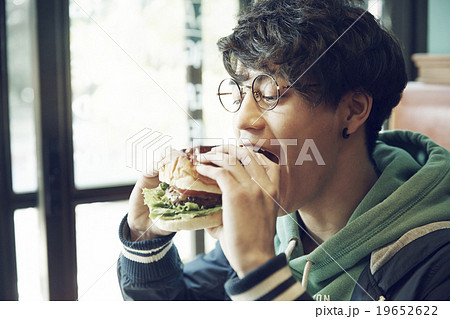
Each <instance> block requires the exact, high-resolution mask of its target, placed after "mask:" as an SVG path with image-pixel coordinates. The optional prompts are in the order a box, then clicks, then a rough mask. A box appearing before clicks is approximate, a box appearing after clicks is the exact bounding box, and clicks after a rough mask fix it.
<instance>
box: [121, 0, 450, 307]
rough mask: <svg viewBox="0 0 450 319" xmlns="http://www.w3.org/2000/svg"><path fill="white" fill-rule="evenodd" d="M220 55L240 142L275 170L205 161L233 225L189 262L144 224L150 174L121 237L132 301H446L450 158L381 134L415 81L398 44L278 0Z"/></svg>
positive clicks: (344, 10)
mask: <svg viewBox="0 0 450 319" xmlns="http://www.w3.org/2000/svg"><path fill="white" fill-rule="evenodd" d="M218 44H219V49H220V50H221V52H222V54H223V59H224V65H225V68H226V69H227V71H228V73H229V74H230V76H231V77H232V79H229V80H226V81H225V82H222V83H221V85H220V88H219V96H220V98H221V103H222V105H223V106H224V108H225V109H227V110H229V111H232V112H235V117H234V122H233V126H234V129H235V134H236V137H237V138H239V139H240V140H241V141H247V143H248V144H257V143H258V142H260V141H263V140H264V141H265V142H264V144H263V145H262V148H263V149H264V150H267V151H270V152H271V153H274V154H275V155H277V157H278V158H279V159H280V161H279V163H273V162H271V161H266V164H267V165H266V166H262V165H260V161H258V160H257V159H258V157H259V159H261V158H262V156H263V155H261V154H255V153H253V152H252V151H251V150H249V149H248V147H243V148H237V149H236V148H231V147H230V146H226V145H225V146H221V147H219V148H217V149H216V152H219V153H220V154H221V155H222V157H221V159H218V158H217V156H212V155H211V154H206V155H205V156H204V157H202V159H201V160H202V164H201V165H198V166H197V170H198V172H199V173H201V174H203V175H206V176H208V177H210V178H212V179H215V180H216V181H217V183H218V185H219V186H220V188H221V190H222V193H223V195H222V203H223V204H222V206H223V225H222V226H220V227H217V228H215V229H209V230H208V231H209V232H210V233H211V234H212V235H213V236H214V237H215V238H217V239H219V242H220V245H219V244H218V245H217V247H216V249H215V250H214V251H212V252H211V253H209V254H207V255H203V256H200V257H198V258H197V259H196V260H194V261H193V262H191V263H188V264H186V265H183V264H182V263H181V261H180V259H179V257H178V254H177V250H176V248H175V246H173V245H172V241H171V239H172V237H173V235H174V234H169V233H167V232H164V231H162V230H160V229H158V228H157V227H156V226H155V225H152V221H151V220H150V219H149V218H148V208H147V207H145V206H144V205H143V198H142V195H141V190H142V188H143V187H147V188H153V187H156V186H157V185H158V178H157V177H148V176H147V177H146V176H143V177H142V178H141V179H140V180H139V181H138V182H137V184H136V187H135V189H134V191H133V193H132V195H131V197H130V210H129V213H128V215H127V216H126V217H125V218H124V220H123V221H122V224H121V225H120V231H119V235H120V237H121V240H122V242H123V244H124V250H123V254H122V255H121V257H120V260H119V262H118V274H119V282H120V286H121V289H122V293H123V296H124V298H125V299H134V300H228V299H233V300H311V299H312V298H314V299H316V300H378V299H388V300H441V299H444V300H446V299H450V273H449V270H448V267H447V266H446V265H447V263H448V262H449V261H450V260H449V259H450V257H449V256H450V245H449V238H450V229H449V228H450V198H449V194H450V155H449V153H448V151H446V150H445V149H444V148H442V147H440V146H438V145H436V144H435V143H433V142H432V141H431V140H430V139H428V138H427V137H425V136H422V135H419V134H414V133H411V132H385V133H382V134H380V135H379V134H378V132H379V131H380V129H381V125H382V123H383V122H384V120H386V119H387V118H388V117H389V115H390V113H391V110H392V108H393V107H395V106H396V105H397V104H398V102H399V100H400V98H401V94H402V92H403V89H404V87H405V85H406V81H407V80H406V74H405V67H404V61H403V58H402V53H401V50H400V47H399V44H398V43H397V41H396V40H395V39H394V38H393V36H392V35H390V34H389V33H388V32H387V31H385V30H383V29H382V28H381V27H380V26H379V25H378V23H377V22H376V20H375V19H374V17H373V16H372V15H371V14H370V13H368V12H365V11H364V10H362V9H360V8H357V7H354V6H353V4H352V3H351V1H344V0H341V1H337V0H334V1H330V0H327V1H317V0H315V1H312V0H297V1H293V0H291V1H289V0H283V1H280V0H276V1H275V0H273V1H258V2H257V3H256V4H255V5H253V6H252V7H250V8H249V9H248V10H247V11H245V12H243V13H241V15H240V16H239V21H238V25H237V27H236V28H235V29H234V32H233V34H231V35H230V36H228V37H225V38H223V39H221V40H220V41H219V43H218ZM226 93H232V94H231V96H232V99H231V100H229V99H228V100H227V99H225V96H226V95H227V94H226ZM244 144H245V143H244ZM305 145H309V146H310V147H309V149H310V150H312V149H314V150H315V151H314V152H312V151H310V152H309V153H308V154H309V157H308V156H306V157H305V156H304V155H305V153H304V151H303V150H304V149H303V147H304V146H305ZM246 146H249V145H246ZM307 149H308V148H307ZM302 152H303V153H302ZM300 155H302V156H300ZM245 158H251V161H250V162H249V163H246V165H233V164H232V163H236V160H242V161H243V160H244V159H245ZM211 163H213V164H215V165H214V166H213V165H209V164H211ZM285 251H286V253H285ZM418 252H420V253H418Z"/></svg>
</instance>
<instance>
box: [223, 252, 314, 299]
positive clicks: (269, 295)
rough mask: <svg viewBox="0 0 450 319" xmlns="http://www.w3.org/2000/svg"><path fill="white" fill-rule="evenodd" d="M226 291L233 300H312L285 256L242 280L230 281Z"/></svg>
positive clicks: (271, 261)
mask: <svg viewBox="0 0 450 319" xmlns="http://www.w3.org/2000/svg"><path fill="white" fill-rule="evenodd" d="M225 289H226V291H227V293H228V295H229V296H230V297H231V299H232V300H312V298H311V297H310V296H309V295H308V293H307V292H306V290H305V288H303V287H302V285H301V284H300V283H299V282H298V281H297V280H296V279H295V278H294V277H293V276H292V273H291V270H290V269H289V266H288V264H287V262H286V255H285V254H280V255H278V256H276V257H274V258H272V259H270V260H269V261H267V262H266V263H265V264H263V265H262V266H260V267H258V268H257V269H255V270H254V271H252V272H250V273H248V274H247V275H246V276H245V277H244V278H242V279H239V278H233V279H230V280H228V281H227V282H226V283H225Z"/></svg>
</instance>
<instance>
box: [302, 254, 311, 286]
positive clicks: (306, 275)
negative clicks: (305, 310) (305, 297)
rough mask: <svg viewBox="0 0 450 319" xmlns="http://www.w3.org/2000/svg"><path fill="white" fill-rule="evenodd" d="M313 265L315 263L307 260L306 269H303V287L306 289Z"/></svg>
mask: <svg viewBox="0 0 450 319" xmlns="http://www.w3.org/2000/svg"><path fill="white" fill-rule="evenodd" d="M312 264H313V262H312V261H311V260H307V261H306V265H305V268H304V269H303V278H302V286H303V288H305V289H306V288H307V287H308V278H309V271H310V270H311V266H312Z"/></svg>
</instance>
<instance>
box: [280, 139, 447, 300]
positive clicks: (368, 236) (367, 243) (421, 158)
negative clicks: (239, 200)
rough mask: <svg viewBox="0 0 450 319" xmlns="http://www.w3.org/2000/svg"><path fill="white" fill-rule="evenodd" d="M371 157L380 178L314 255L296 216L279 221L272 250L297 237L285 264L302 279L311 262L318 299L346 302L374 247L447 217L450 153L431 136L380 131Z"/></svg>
mask: <svg viewBox="0 0 450 319" xmlns="http://www.w3.org/2000/svg"><path fill="white" fill-rule="evenodd" d="M373 159H374V161H375V163H376V167H377V170H378V172H379V178H378V181H377V182H376V183H375V185H374V186H373V187H372V189H371V190H370V191H369V192H368V193H367V195H366V196H365V198H364V199H363V201H362V202H361V203H360V204H359V205H358V207H357V208H356V210H355V211H354V213H353V214H352V216H351V218H350V219H349V221H348V223H347V225H346V226H345V227H344V228H343V229H341V230H340V231H339V232H338V233H336V234H335V235H334V236H333V237H332V238H330V239H329V240H327V241H326V242H324V243H323V244H322V245H320V246H319V247H318V248H316V249H315V250H314V251H313V252H312V253H310V254H308V255H304V254H303V248H302V246H301V242H300V231H301V230H299V226H298V225H299V224H300V223H301V220H299V215H298V214H296V213H292V214H290V215H286V216H283V217H279V218H278V220H277V235H276V237H275V248H276V252H277V253H281V252H283V251H284V250H285V249H286V247H287V245H288V242H289V241H290V240H291V239H293V238H295V239H297V240H298V241H299V244H298V245H297V246H296V247H295V249H294V250H293V252H292V254H291V256H290V259H289V266H290V267H291V270H292V273H293V275H294V277H296V278H297V279H298V280H301V279H302V277H303V269H304V268H305V265H306V263H307V261H311V262H312V263H313V265H312V267H311V269H310V273H309V278H308V287H307V290H308V292H309V293H310V294H311V295H313V296H314V297H315V299H316V300H350V297H351V295H352V292H353V289H354V287H355V285H356V282H357V280H358V278H359V275H360V274H361V272H362V270H363V269H364V267H365V266H366V265H367V263H368V262H369V259H370V254H371V253H372V251H374V250H376V249H379V248H381V247H383V246H385V245H387V244H389V243H391V242H393V241H395V240H397V239H398V238H400V237H401V236H402V235H403V234H405V233H406V232H407V231H409V230H411V229H413V228H416V227H420V226H423V225H427V224H430V223H433V222H439V221H448V220H450V154H449V152H448V151H447V150H446V149H445V148H443V147H441V146H439V145H437V144H436V143H434V142H433V141H432V140H431V139H430V138H428V137H426V136H424V135H421V134H418V133H412V132H409V131H388V132H384V133H381V134H380V137H379V139H378V141H377V144H376V147H375V150H374V153H373Z"/></svg>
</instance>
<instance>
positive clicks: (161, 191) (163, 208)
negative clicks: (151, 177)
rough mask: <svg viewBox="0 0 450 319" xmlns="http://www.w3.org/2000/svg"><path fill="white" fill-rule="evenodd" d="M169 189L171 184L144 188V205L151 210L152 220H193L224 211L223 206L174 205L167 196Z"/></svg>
mask: <svg viewBox="0 0 450 319" xmlns="http://www.w3.org/2000/svg"><path fill="white" fill-rule="evenodd" d="M167 188H169V184H167V183H160V184H159V185H158V187H156V188H152V189H149V188H144V189H143V190H142V194H143V195H144V203H145V204H146V205H147V206H148V207H149V208H150V218H152V219H156V218H162V219H166V220H171V219H192V218H194V217H198V216H205V215H209V214H213V213H216V212H218V211H221V210H222V206H220V205H219V206H216V207H213V208H205V207H204V206H201V207H200V206H199V205H198V204H197V203H189V202H187V203H184V204H182V205H180V204H177V205H174V204H173V203H172V202H171V201H170V200H169V199H168V198H167V196H165V194H166V189H167Z"/></svg>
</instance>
